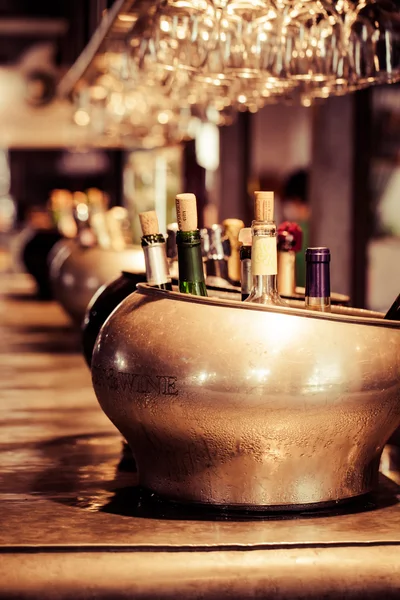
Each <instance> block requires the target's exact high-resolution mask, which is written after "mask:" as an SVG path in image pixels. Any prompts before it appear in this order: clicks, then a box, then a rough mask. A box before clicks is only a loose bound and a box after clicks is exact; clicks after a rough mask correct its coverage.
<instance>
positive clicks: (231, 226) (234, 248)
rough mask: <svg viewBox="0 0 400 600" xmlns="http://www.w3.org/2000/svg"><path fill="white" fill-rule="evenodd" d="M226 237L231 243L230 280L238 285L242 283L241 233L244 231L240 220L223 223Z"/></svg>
mask: <svg viewBox="0 0 400 600" xmlns="http://www.w3.org/2000/svg"><path fill="white" fill-rule="evenodd" d="M222 225H223V227H224V229H225V235H226V237H227V239H228V242H229V249H230V253H229V256H228V276H229V280H230V281H231V282H232V283H235V284H236V285H238V284H239V282H240V281H241V268H242V263H241V260H240V244H239V232H240V231H241V230H242V229H244V223H243V221H241V220H240V219H225V220H224V221H222Z"/></svg>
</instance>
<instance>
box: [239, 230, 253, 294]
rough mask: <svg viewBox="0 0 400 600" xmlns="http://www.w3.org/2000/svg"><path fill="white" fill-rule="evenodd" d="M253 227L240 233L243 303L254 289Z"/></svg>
mask: <svg viewBox="0 0 400 600" xmlns="http://www.w3.org/2000/svg"><path fill="white" fill-rule="evenodd" d="M251 242H252V238H251V227H243V228H242V229H241V230H240V231H239V243H240V244H241V246H240V287H241V290H242V301H244V300H246V298H248V297H249V295H250V292H251V290H252V287H253V276H252V274H251Z"/></svg>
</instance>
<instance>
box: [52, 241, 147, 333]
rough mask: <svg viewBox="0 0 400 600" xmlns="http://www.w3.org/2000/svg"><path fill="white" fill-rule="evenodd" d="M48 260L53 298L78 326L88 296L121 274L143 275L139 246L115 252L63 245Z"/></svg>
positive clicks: (141, 255)
mask: <svg viewBox="0 0 400 600" xmlns="http://www.w3.org/2000/svg"><path fill="white" fill-rule="evenodd" d="M50 260H51V264H50V280H51V286H52V290H53V293H54V297H55V298H56V299H57V300H58V302H59V303H60V304H61V306H62V307H63V308H64V310H65V311H66V312H67V313H68V314H69V316H70V317H71V318H72V319H73V320H74V321H75V322H76V323H77V324H78V325H80V324H81V323H82V321H83V318H84V316H85V311H86V308H87V306H88V304H89V302H90V300H91V298H92V296H93V295H94V294H95V292H97V290H98V289H99V288H100V287H101V286H102V285H104V284H105V283H107V282H109V281H110V280H111V279H113V278H115V277H117V276H118V275H120V273H121V271H130V272H132V273H144V272H145V264H144V256H143V250H142V248H141V247H140V246H130V247H128V248H126V249H125V250H121V251H115V250H104V249H102V248H99V247H94V248H83V247H82V246H80V245H79V244H78V243H77V242H75V241H73V242H71V241H69V242H64V241H63V242H60V243H59V244H57V247H55V248H54V250H53V252H52V256H51V259H50Z"/></svg>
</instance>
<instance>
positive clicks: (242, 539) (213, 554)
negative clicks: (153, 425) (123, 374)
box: [0, 274, 400, 600]
mask: <svg viewBox="0 0 400 600" xmlns="http://www.w3.org/2000/svg"><path fill="white" fill-rule="evenodd" d="M0 294H1V295H0V354H1V359H0V374H1V377H0V412H1V421H0V425H1V432H2V435H1V437H0V499H1V513H0V515H1V516H0V581H1V584H0V598H4V599H11V598H23V599H39V598H40V599H41V600H45V599H64V598H66V599H70V598H71V599H72V598H73V599H74V600H80V599H86V598H104V599H105V598H135V599H136V598H139V599H148V598H154V599H160V600H164V599H171V600H172V599H176V598H182V599H189V600H192V599H200V598H201V599H209V598H215V599H221V600H223V599H225V598H235V599H247V598H252V599H254V598H274V599H276V600H281V599H305V598H313V599H314V598H315V599H322V598H326V599H331V598H332V599H333V598H338V599H339V598H351V599H363V600H364V599H369V598H385V599H387V598H399V597H400V527H399V526H400V502H399V501H400V486H399V484H400V476H399V474H398V472H397V471H395V470H393V468H392V465H393V464H394V463H393V460H394V457H395V456H396V449H395V448H388V449H387V450H386V451H385V454H384V459H383V462H382V465H383V467H382V470H383V471H384V473H385V474H383V473H382V475H381V480H380V485H379V489H378V490H376V492H375V493H374V494H371V495H370V496H369V497H367V498H363V499H360V500H359V501H356V502H352V503H349V504H348V505H344V506H343V507H337V508H335V509H333V510H332V509H331V510H321V511H319V512H318V511H313V512H311V513H306V512H303V513H301V514H288V513H286V514H283V515H277V514H267V515H265V514H264V515H256V516H255V517H254V516H253V517H252V516H251V515H249V514H246V513H241V514H237V515H234V516H232V515H229V514H227V513H221V512H213V511H211V512H210V511H206V510H204V511H203V510H200V509H191V508H189V507H180V506H178V505H177V504H168V503H165V502H162V501H161V500H159V499H157V498H156V497H155V496H154V495H152V494H150V493H148V492H147V493H146V492H145V491H144V490H141V489H140V488H138V486H137V477H136V473H135V471H134V469H132V468H127V463H126V461H125V463H124V462H122V463H121V456H122V439H121V436H120V435H119V433H118V432H117V431H116V430H115V428H114V427H113V426H112V424H111V423H110V422H109V420H108V419H107V418H106V416H105V415H104V414H103V412H102V411H101V409H100V407H99V405H98V404H97V401H96V398H95V396H94V392H93V390H92V386H91V381H90V373H89V370H88V368H87V367H86V365H85V363H84V360H83V358H82V355H81V353H80V332H79V331H77V330H76V329H74V328H73V326H72V324H71V323H70V322H69V320H68V318H67V317H66V316H65V315H64V314H63V312H62V310H61V308H60V307H59V306H58V305H57V304H56V303H54V302H39V301H36V300H35V299H34V297H33V286H32V284H31V282H30V280H29V278H28V277H27V276H22V275H5V274H3V275H2V276H1V292H0ZM128 467H129V464H128Z"/></svg>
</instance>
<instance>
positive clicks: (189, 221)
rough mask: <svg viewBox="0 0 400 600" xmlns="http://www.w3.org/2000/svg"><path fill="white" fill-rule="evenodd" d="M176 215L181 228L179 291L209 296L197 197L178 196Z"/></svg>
mask: <svg viewBox="0 0 400 600" xmlns="http://www.w3.org/2000/svg"><path fill="white" fill-rule="evenodd" d="M176 213H177V217H178V226H179V231H178V232H177V235H176V244H177V247H178V265H179V291H180V292H181V293H183V294H194V295H195V296H207V295H208V294H207V288H206V283H205V280H204V269H203V259H202V256H201V239H200V231H199V229H198V228H197V205H196V196H195V195H194V194H178V196H177V197H176Z"/></svg>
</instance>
